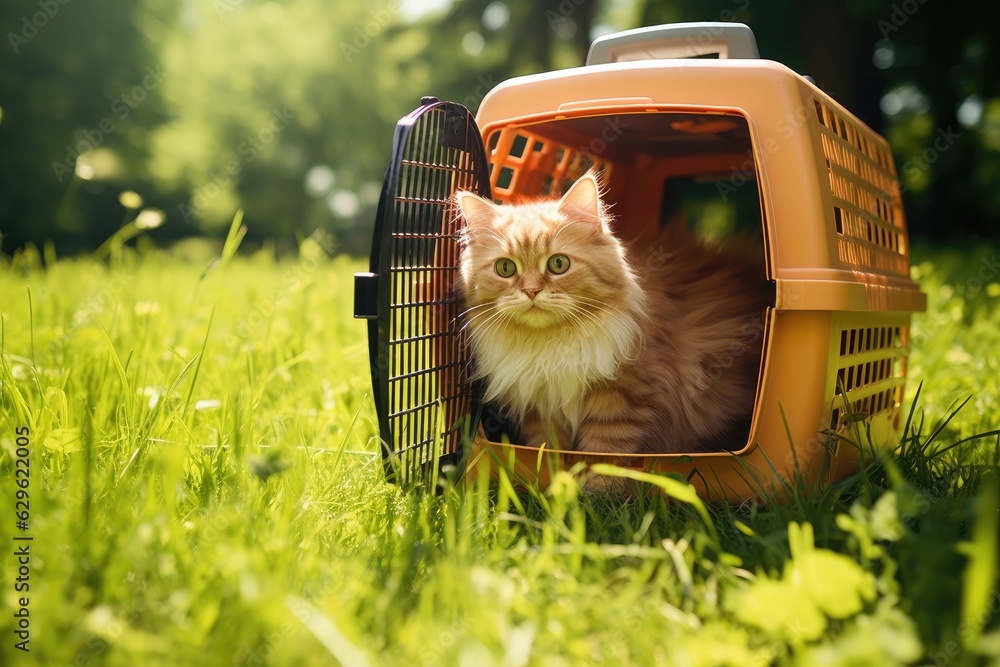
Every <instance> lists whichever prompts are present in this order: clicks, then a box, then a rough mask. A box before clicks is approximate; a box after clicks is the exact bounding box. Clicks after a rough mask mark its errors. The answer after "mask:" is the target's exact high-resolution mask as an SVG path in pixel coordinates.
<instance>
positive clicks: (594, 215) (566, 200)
mask: <svg viewBox="0 0 1000 667" xmlns="http://www.w3.org/2000/svg"><path fill="white" fill-rule="evenodd" d="M603 208H604V207H603V205H602V204H601V186H600V185H599V184H598V182H597V177H596V176H594V173H593V172H591V171H588V172H587V173H586V174H584V175H583V176H582V177H581V178H580V180H578V181H577V182H576V183H574V184H573V185H572V186H570V189H569V190H567V191H566V194H564V195H563V196H562V199H560V200H559V210H560V211H562V212H564V213H572V214H574V215H578V216H584V217H586V218H589V219H592V220H593V221H594V222H595V223H597V224H601V226H602V227H603V222H602V219H601V218H602V216H601V213H602V212H603V211H602V209H603Z"/></svg>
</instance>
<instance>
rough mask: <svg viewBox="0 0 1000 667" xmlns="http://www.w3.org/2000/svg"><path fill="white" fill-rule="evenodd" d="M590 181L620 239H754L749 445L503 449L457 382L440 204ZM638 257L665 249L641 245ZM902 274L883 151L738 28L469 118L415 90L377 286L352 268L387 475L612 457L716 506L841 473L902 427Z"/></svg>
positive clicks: (454, 221)
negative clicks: (676, 232) (757, 275)
mask: <svg viewBox="0 0 1000 667" xmlns="http://www.w3.org/2000/svg"><path fill="white" fill-rule="evenodd" d="M711 55H715V56H717V57H715V58H711V57H706V56H711ZM591 168H595V169H597V170H599V171H600V172H601V173H602V179H603V181H604V184H605V188H606V191H607V193H606V195H605V199H606V200H607V201H609V202H610V203H611V204H612V205H613V211H614V214H615V217H616V220H617V221H618V224H619V227H617V228H616V233H617V234H619V235H620V236H621V237H622V238H641V237H642V236H643V234H644V233H646V232H648V231H649V230H648V229H646V228H645V227H648V226H650V225H656V226H658V225H660V224H666V221H668V220H671V219H674V218H677V216H678V215H680V214H682V213H684V212H685V211H689V212H694V213H695V214H696V217H699V218H701V219H705V220H716V221H719V220H721V221H722V222H724V223H726V224H724V225H721V226H719V225H717V226H716V227H717V228H716V230H715V233H716V234H718V233H723V232H724V231H725V229H726V228H727V227H726V225H729V227H728V228H732V226H733V224H734V222H733V221H734V220H735V224H736V225H738V226H742V227H744V228H749V229H755V230H756V233H757V234H758V235H759V236H760V239H761V247H762V249H761V252H762V254H763V258H762V259H763V260H764V264H765V266H766V276H762V280H768V281H772V282H773V286H774V290H775V298H774V304H773V307H768V308H767V309H766V311H765V312H762V313H761V318H760V321H759V323H757V324H758V325H757V326H754V327H749V328H748V330H747V331H745V332H743V333H742V334H741V335H743V336H745V338H743V339H741V340H740V341H739V342H740V343H741V344H740V345H736V346H734V348H733V349H732V354H733V355H737V354H741V353H743V351H744V350H746V349H753V348H752V346H758V348H757V349H760V350H761V351H762V356H761V359H762V360H761V364H760V372H759V377H758V382H757V391H756V398H755V403H754V406H753V416H752V420H751V423H750V426H749V432H748V433H747V436H746V439H745V440H741V441H740V442H737V443H733V447H732V449H729V450H726V451H717V452H689V453H683V454H669V455H667V454H661V455H637V456H621V455H613V454H598V453H582V452H575V451H568V450H564V451H554V450H547V449H542V450H540V449H537V448H530V447H525V446H521V445H517V444H506V443H504V442H501V441H500V433H501V431H503V430H504V424H503V419H502V416H500V415H498V413H497V412H496V411H495V410H492V409H491V408H490V407H489V406H485V409H484V406H483V405H482V401H481V399H480V392H479V389H478V387H477V383H476V382H473V381H471V379H470V378H471V374H470V373H471V371H470V364H471V363H472V362H473V360H471V359H470V357H469V351H468V348H467V345H466V341H465V338H464V332H463V328H462V321H461V318H460V308H459V304H458V303H457V299H456V297H455V294H454V290H453V287H454V283H455V278H456V276H457V262H456V260H457V257H458V251H459V248H458V245H457V242H456V232H458V231H459V230H460V228H461V226H462V225H463V224H464V222H463V220H462V219H461V217H460V216H458V215H457V214H456V212H455V210H454V208H453V207H451V206H450V205H449V200H450V197H451V196H452V194H453V193H454V192H455V191H456V190H457V189H466V190H473V191H476V192H478V193H480V194H481V195H483V196H485V197H492V198H493V199H494V200H495V201H498V202H511V201H517V200H519V199H521V198H524V197H533V196H539V195H550V196H558V195H560V194H562V192H563V191H564V190H565V189H566V187H568V186H569V185H570V184H572V183H573V182H574V181H575V180H576V179H577V178H578V177H579V176H581V175H582V174H584V173H585V172H586V171H587V170H588V169H591ZM692 193H693V194H692ZM675 224H676V223H675ZM658 251H659V252H658ZM648 261H650V262H660V261H669V256H668V253H664V252H662V249H657V248H655V247H652V248H650V255H649V260H648ZM909 268H910V263H909V247H908V238H907V233H906V223H905V218H904V215H903V210H902V206H901V202H900V196H899V189H898V187H897V179H896V172H895V168H894V165H893V161H892V156H891V153H890V150H889V146H888V145H887V143H886V142H885V140H884V139H883V138H882V137H880V136H878V135H877V134H875V133H874V132H873V131H872V130H871V129H870V128H868V127H867V126H865V125H864V124H862V123H861V122H860V121H858V119H857V118H855V117H854V116H853V115H851V113H850V112H848V111H847V110H846V109H844V108H843V107H842V106H840V105H839V104H838V103H837V102H836V101H835V100H833V99H831V98H830V97H829V96H828V95H827V94H826V93H824V92H823V91H821V90H820V89H819V88H818V87H816V86H815V85H814V84H813V83H812V82H811V81H810V80H809V79H808V78H806V77H802V76H800V75H798V74H796V73H795V72H793V71H791V70H790V69H788V68H787V67H785V66H784V65H781V64H779V63H776V62H773V61H768V60H762V59H760V58H759V57H758V55H757V47H756V43H755V41H754V38H753V34H752V32H751V31H750V29H749V28H748V27H747V26H744V25H740V24H722V23H701V24H678V25H667V26H657V27H653V28H644V29H639V30H633V31H628V32H624V33H618V34H614V35H609V36H607V37H603V38H601V39H599V40H597V41H596V42H595V43H594V44H593V46H592V48H591V51H590V55H589V57H588V60H587V64H586V65H585V66H583V67H579V68H575V69H569V70H563V71H556V72H548V73H544V74H538V75H532V76H525V77H520V78H516V79H512V80H509V81H506V82H503V83H501V84H499V85H498V86H497V87H496V88H494V89H493V90H492V91H490V93H489V94H488V95H487V96H486V98H485V99H484V100H483V102H482V104H481V106H480V109H479V112H478V115H477V117H476V120H475V121H474V120H473V119H472V118H471V117H470V115H469V114H468V112H467V111H466V109H465V108H464V107H462V106H460V105H458V104H454V103H450V102H439V101H437V100H436V99H433V98H425V99H424V100H423V101H422V104H421V106H420V108H418V109H417V110H416V111H414V112H413V113H411V114H410V115H409V116H407V117H405V118H404V119H403V120H402V121H400V123H399V125H398V126H397V128H396V135H395V139H394V144H393V155H392V161H391V164H390V166H389V169H388V172H387V175H386V179H385V184H384V187H383V190H382V198H381V201H380V203H379V209H378V217H377V220H376V224H375V231H374V239H373V243H372V254H371V273H366V274H358V276H357V277H356V294H357V299H356V306H355V310H356V313H355V315H356V316H357V317H364V318H368V319H369V342H370V349H371V369H372V382H373V390H374V396H375V404H376V409H377V412H378V416H379V429H380V435H381V439H382V441H383V453H384V457H385V463H386V470H387V473H388V474H389V475H390V476H391V477H392V478H393V479H395V480H399V481H409V480H417V479H430V480H435V479H436V478H437V475H438V474H440V471H442V470H444V469H447V468H453V469H454V470H455V471H456V472H457V473H458V474H462V473H464V474H466V476H468V477H472V476H476V475H479V474H489V472H490V470H491V468H492V467H493V466H498V465H502V466H506V467H508V468H509V469H511V470H512V471H514V473H515V474H516V475H517V476H519V477H522V478H524V479H526V480H528V481H537V483H538V484H539V485H540V486H545V485H546V484H548V482H549V478H550V476H551V473H552V471H553V470H554V469H557V468H564V469H565V468H570V467H574V466H576V464H577V463H579V462H583V463H585V464H591V463H596V462H608V463H614V464H617V465H620V466H624V467H628V468H633V469H641V470H645V471H653V472H659V473H676V474H680V475H683V476H684V477H686V478H688V479H690V480H691V482H692V483H693V484H694V485H695V486H696V487H697V488H698V490H699V492H700V493H701V494H702V495H703V496H704V497H706V498H709V499H712V500H721V499H725V500H728V501H731V502H738V501H741V500H743V499H746V498H748V497H751V496H754V495H757V494H760V493H761V492H762V491H763V490H767V489H769V488H771V489H775V490H780V488H781V486H782V483H781V480H789V479H792V478H793V477H794V476H796V475H798V476H800V478H801V479H802V480H804V481H805V482H806V483H816V482H820V481H831V480H834V479H838V478H841V477H843V476H844V475H846V474H848V473H849V472H850V471H852V470H856V469H857V467H858V464H859V450H863V449H864V448H867V447H872V446H885V445H887V444H890V443H892V441H893V439H894V438H897V437H898V435H899V430H900V428H901V415H900V402H901V400H902V397H903V383H904V379H905V372H906V354H907V340H908V334H907V331H908V326H909V322H910V315H911V313H913V312H915V311H920V310H923V309H924V307H925V298H924V295H923V294H922V293H921V292H920V290H919V288H918V287H917V285H916V284H914V283H913V281H911V280H910V277H909ZM637 269H638V270H640V271H641V270H642V269H643V267H642V262H638V266H637ZM732 361H733V358H732V357H729V358H728V359H727V358H726V355H723V356H722V357H720V358H719V359H714V360H708V362H706V363H707V364H708V365H709V366H712V365H713V364H714V365H715V366H717V367H718V368H725V367H726V365H727V363H729V364H731V363H732ZM709 370H711V369H709ZM515 442H516V441H515Z"/></svg>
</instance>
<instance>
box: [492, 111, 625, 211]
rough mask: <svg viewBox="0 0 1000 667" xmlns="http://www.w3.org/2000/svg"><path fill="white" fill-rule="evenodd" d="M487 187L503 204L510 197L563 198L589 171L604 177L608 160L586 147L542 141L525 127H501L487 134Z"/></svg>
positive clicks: (544, 139)
mask: <svg viewBox="0 0 1000 667" xmlns="http://www.w3.org/2000/svg"><path fill="white" fill-rule="evenodd" d="M487 146H489V151H490V184H491V186H492V189H493V196H494V197H495V198H496V199H498V200H500V201H503V202H506V201H509V200H510V199H511V198H512V197H514V196H515V193H516V195H518V196H525V195H527V196H537V195H548V196H553V197H557V196H560V195H562V194H563V193H564V192H565V191H566V190H567V189H568V188H569V186H571V185H572V184H573V183H575V182H576V180H577V179H579V178H580V177H581V176H583V175H584V174H585V173H586V172H587V170H588V169H591V168H594V169H595V170H597V171H598V172H601V173H604V174H605V175H606V176H607V174H608V173H609V172H608V170H610V168H611V163H610V162H609V161H608V160H605V159H602V158H600V157H599V156H597V155H595V154H594V153H593V152H592V151H591V149H590V147H589V146H578V147H576V148H573V147H571V146H567V145H565V144H561V143H559V142H556V141H553V140H551V139H547V138H543V137H541V136H539V135H537V134H534V133H532V132H528V131H527V130H525V129H524V128H504V129H502V130H499V131H497V132H494V133H493V134H492V135H490V137H489V140H488V142H487Z"/></svg>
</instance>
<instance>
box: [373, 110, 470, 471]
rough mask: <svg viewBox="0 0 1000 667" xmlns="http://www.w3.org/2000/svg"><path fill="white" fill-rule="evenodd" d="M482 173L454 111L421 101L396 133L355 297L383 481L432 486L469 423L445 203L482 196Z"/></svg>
mask: <svg viewBox="0 0 1000 667" xmlns="http://www.w3.org/2000/svg"><path fill="white" fill-rule="evenodd" d="M486 169H487V167H486V159H485V153H484V151H483V146H482V138H481V136H480V134H479V129H478V128H477V127H476V124H475V121H474V120H473V119H472V117H471V115H470V114H469V111H468V110H467V109H466V108H465V107H463V106H461V105H458V104H454V103H451V102H438V101H437V100H435V99H433V98H425V100H424V103H423V104H422V106H421V107H420V108H418V109H417V110H416V111H414V112H413V113H411V114H410V115H409V116H406V117H405V118H403V119H402V120H401V121H400V122H399V124H398V125H397V126H396V134H395V137H394V141H393V156H392V161H391V163H390V165H389V170H388V172H387V174H386V180H385V183H384V185H383V189H382V198H381V200H380V202H379V212H378V218H377V220H376V226H375V238H374V241H373V244H372V258H371V267H372V273H371V274H367V277H366V278H364V279H362V280H361V282H360V283H359V286H358V293H359V294H362V293H364V292H366V291H367V292H368V293H369V294H371V293H372V292H374V294H371V295H372V296H373V297H374V300H375V301H376V306H375V308H374V309H370V308H369V309H368V311H369V313H368V314H367V315H362V316H366V317H369V318H372V317H373V315H374V319H372V320H371V323H370V325H369V345H370V349H371V359H372V382H373V388H374V391H375V396H376V400H375V403H376V409H377V411H378V415H379V430H380V435H381V438H382V441H383V450H382V451H383V454H384V461H385V464H386V474H387V476H388V477H389V479H391V480H393V481H397V482H401V483H407V482H412V481H418V480H433V479H436V474H435V473H436V471H439V470H441V468H442V467H445V466H448V465H454V466H458V464H459V463H460V460H461V459H462V454H463V450H464V444H465V442H466V441H467V439H468V438H469V437H470V434H471V432H472V430H473V429H474V428H475V427H476V425H477V421H478V414H477V412H478V409H479V408H478V406H479V402H478V400H476V394H475V388H474V386H473V383H472V382H470V380H469V372H468V362H469V359H468V350H467V345H466V340H465V332H464V330H463V328H462V326H461V321H460V315H461V313H460V308H459V302H458V298H457V296H456V294H455V279H456V277H457V272H458V253H459V247H458V232H459V231H460V228H461V226H462V225H463V224H464V220H463V219H462V218H461V216H459V215H457V213H456V211H455V209H454V208H453V206H452V204H451V198H452V195H453V194H454V192H455V191H456V190H459V189H464V190H472V191H474V192H478V193H480V194H482V195H484V196H489V175H488V172H487V170H486ZM366 281H367V283H368V284H365V283H366ZM371 284H374V288H372V287H371ZM359 298H362V297H359ZM358 308H359V306H357V305H356V310H357V309H358ZM361 308H362V310H364V307H361ZM372 310H373V311H374V312H372ZM356 314H357V313H356ZM459 468H460V466H459Z"/></svg>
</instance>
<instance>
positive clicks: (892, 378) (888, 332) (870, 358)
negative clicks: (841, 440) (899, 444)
mask: <svg viewBox="0 0 1000 667" xmlns="http://www.w3.org/2000/svg"><path fill="white" fill-rule="evenodd" d="M905 336H906V328H905V327H898V326H891V327H872V328H859V329H842V330H841V332H840V360H839V363H838V365H837V385H836V388H835V390H834V394H835V395H836V396H844V394H845V392H846V396H845V397H844V398H845V403H846V407H837V408H834V410H833V413H832V415H831V419H830V428H831V429H833V430H836V429H837V427H838V426H840V425H842V422H843V420H844V417H845V414H844V413H845V411H846V413H847V414H848V415H850V416H851V421H854V420H856V419H861V418H865V417H870V416H872V415H876V414H879V413H881V412H885V411H887V410H893V409H895V408H896V406H897V405H898V404H899V402H900V401H901V400H902V391H903V380H904V377H903V359H904V358H905V347H904V343H903V341H904V339H905Z"/></svg>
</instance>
